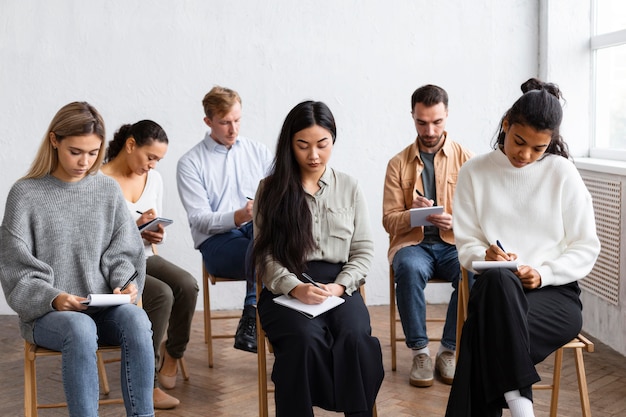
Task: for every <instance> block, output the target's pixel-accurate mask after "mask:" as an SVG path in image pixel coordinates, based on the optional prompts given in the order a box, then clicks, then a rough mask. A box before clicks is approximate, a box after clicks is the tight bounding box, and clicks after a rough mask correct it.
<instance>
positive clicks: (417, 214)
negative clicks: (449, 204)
mask: <svg viewBox="0 0 626 417" xmlns="http://www.w3.org/2000/svg"><path fill="white" fill-rule="evenodd" d="M409 211H410V212H411V227H416V226H432V225H433V224H432V223H431V222H429V221H428V220H426V217H428V216H430V215H431V214H441V213H443V206H431V207H420V208H412V209H410V210H409Z"/></svg>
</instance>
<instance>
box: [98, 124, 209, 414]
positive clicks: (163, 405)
mask: <svg viewBox="0 0 626 417" xmlns="http://www.w3.org/2000/svg"><path fill="white" fill-rule="evenodd" d="M168 143H169V140H168V138H167V135H166V133H165V131H164V130H163V128H162V127H161V126H160V125H159V124H157V123H156V122H154V121H152V120H141V121H139V122H137V123H135V124H132V125H131V124H125V125H123V126H122V127H120V128H119V130H118V131H117V132H116V133H115V135H114V136H113V140H112V141H111V142H109V147H108V149H107V154H106V164H105V165H104V166H103V167H102V172H103V173H104V174H106V175H109V176H110V177H112V178H114V179H115V180H116V181H117V182H118V183H119V184H120V187H121V188H122V193H123V194H124V198H125V200H126V205H127V207H128V210H129V212H130V213H131V215H132V216H133V217H134V218H135V219H136V223H137V225H138V226H140V225H142V224H145V223H147V222H149V221H150V220H153V219H155V218H156V216H157V215H158V214H160V213H161V210H162V206H163V180H162V179H161V175H160V174H159V173H158V171H155V170H154V168H155V167H156V165H157V163H158V162H159V161H160V160H161V159H162V158H163V157H164V156H165V153H166V152H167V148H168ZM141 237H142V238H143V242H144V252H145V254H146V284H145V289H144V293H143V299H142V301H143V308H144V310H146V313H148V317H149V318H150V321H151V322H152V340H153V345H154V353H155V366H156V370H155V371H156V372H155V378H154V392H153V395H154V408H156V409H170V408H174V407H176V406H177V405H178V404H179V403H180V402H179V400H178V399H177V398H175V397H173V396H171V395H169V394H167V393H166V392H164V391H163V390H162V389H161V388H159V386H158V384H157V381H158V382H159V383H160V385H161V386H162V387H163V388H165V389H172V388H174V386H175V385H176V374H177V369H178V360H177V359H179V358H182V357H183V355H184V353H185V350H186V348H187V343H188V342H189V335H190V333H191V320H192V319H193V314H194V311H195V309H196V299H197V298H198V282H197V281H196V279H195V278H194V277H193V275H191V274H190V273H189V272H187V271H185V270H184V269H182V268H180V267H178V266H177V265H174V264H173V263H171V262H169V261H167V260H166V259H165V258H163V257H162V256H159V255H157V254H155V253H154V252H153V250H152V245H153V244H156V245H158V244H161V243H163V239H164V238H165V230H164V227H163V225H162V224H159V225H158V227H157V228H156V230H154V231H152V230H143V231H141ZM166 330H167V340H163V338H164V336H165V332H166Z"/></svg>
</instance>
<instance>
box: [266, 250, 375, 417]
mask: <svg viewBox="0 0 626 417" xmlns="http://www.w3.org/2000/svg"><path fill="white" fill-rule="evenodd" d="M340 271H341V265H337V264H328V263H325V262H311V263H309V265H308V270H307V272H308V274H309V275H310V276H311V277H313V278H314V279H315V281H317V282H322V283H329V282H333V281H334V279H335V277H336V276H337V274H338V273H339V272H340ZM274 297H276V296H275V295H273V294H272V293H271V292H269V291H268V290H267V289H263V291H262V293H261V297H260V299H259V302H258V305H257V307H258V311H259V315H260V319H261V324H262V326H263V329H264V330H265V332H266V334H267V337H268V339H269V341H270V343H271V344H272V346H273V348H274V357H275V359H274V369H273V372H272V380H273V381H274V385H275V392H274V396H275V401H276V416H277V417H293V416H298V417H307V416H313V410H312V407H313V406H318V407H321V408H324V409H327V410H333V411H342V412H344V413H345V414H346V415H355V416H371V415H372V414H371V413H372V408H373V405H374V403H375V401H376V395H377V394H378V390H379V389H380V386H381V384H382V380H383V377H384V370H383V364H382V352H381V348H380V342H379V341H378V339H377V338H375V337H372V335H371V332H372V331H371V325H370V317H369V312H368V311H367V307H366V306H365V303H364V302H363V298H362V297H361V295H360V294H359V293H358V292H355V293H353V294H352V295H351V296H347V295H344V296H343V298H344V299H345V302H344V303H343V304H341V305H339V306H338V307H335V308H334V309H332V310H330V311H328V312H326V313H324V314H322V315H320V316H318V317H316V318H313V319H309V318H307V317H305V316H304V315H303V314H301V313H299V312H297V311H295V310H292V309H290V308H288V307H284V306H281V305H278V304H276V303H274V302H273V299H274Z"/></svg>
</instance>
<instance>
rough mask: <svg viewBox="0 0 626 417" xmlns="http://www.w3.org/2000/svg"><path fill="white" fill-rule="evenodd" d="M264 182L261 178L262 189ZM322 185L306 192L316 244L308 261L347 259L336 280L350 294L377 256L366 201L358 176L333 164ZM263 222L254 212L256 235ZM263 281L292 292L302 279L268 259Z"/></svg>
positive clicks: (277, 290)
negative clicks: (317, 188)
mask: <svg viewBox="0 0 626 417" xmlns="http://www.w3.org/2000/svg"><path fill="white" fill-rule="evenodd" d="M263 186H264V182H263V181H262V182H261V185H260V186H259V190H261V189H262V187H263ZM319 186H320V189H319V191H317V192H316V193H315V195H310V194H307V202H308V205H309V209H310V210H311V216H312V220H313V222H312V223H313V230H312V233H313V239H314V240H315V243H316V244H317V247H316V249H315V250H314V251H313V252H311V253H310V254H309V256H308V258H307V261H325V262H330V263H340V262H342V263H345V265H344V266H343V269H342V270H341V272H340V273H339V275H337V278H336V279H335V283H336V284H341V285H343V286H344V287H345V288H346V294H348V295H351V294H352V293H353V292H354V291H357V290H358V288H359V286H361V285H362V284H363V283H364V282H365V276H366V275H367V273H368V271H369V268H370V265H371V263H372V258H373V257H374V241H373V240H372V233H371V230H370V223H369V214H368V210H367V202H366V201H365V196H364V195H363V193H362V191H361V189H360V188H359V186H358V182H357V180H356V179H354V178H352V177H350V176H348V175H346V174H344V173H341V172H338V171H335V170H334V169H332V168H327V169H326V171H325V172H324V174H323V175H322V177H321V178H320V180H319ZM260 222H262V219H260V218H259V216H257V213H256V212H255V217H254V222H253V224H254V235H255V236H258V233H260V232H259V226H260V224H261V223H260ZM263 283H264V284H265V286H266V287H267V288H268V289H269V290H270V291H272V292H273V293H274V294H289V292H290V291H291V290H293V289H294V288H295V287H296V286H297V285H298V284H301V283H302V281H300V280H299V279H298V278H297V277H296V275H295V274H293V273H291V272H290V271H289V270H288V269H287V268H285V267H284V266H283V265H282V264H280V263H279V262H278V261H276V260H274V259H268V265H267V273H266V275H265V276H264V277H263Z"/></svg>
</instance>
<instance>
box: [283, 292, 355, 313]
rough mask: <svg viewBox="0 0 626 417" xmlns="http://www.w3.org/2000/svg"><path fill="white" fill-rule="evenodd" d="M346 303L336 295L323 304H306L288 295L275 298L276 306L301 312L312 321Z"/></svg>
mask: <svg viewBox="0 0 626 417" xmlns="http://www.w3.org/2000/svg"><path fill="white" fill-rule="evenodd" d="M345 301H346V300H344V299H343V298H341V297H337V296H334V295H333V296H331V297H328V298H327V299H326V301H324V302H323V303H322V304H305V303H303V302H302V301H300V300H298V299H297V298H294V297H290V296H288V295H281V296H279V297H276V298H274V302H275V303H276V304H280V305H282V306H285V307H289V308H290V309H292V310H296V311H299V312H300V313H302V314H304V315H305V316H307V317H308V318H310V319H312V318H314V317H317V316H319V315H320V314H322V313H325V312H327V311H328V310H332V309H333V308H335V307H337V306H338V305H340V304H342V303H344V302H345Z"/></svg>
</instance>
